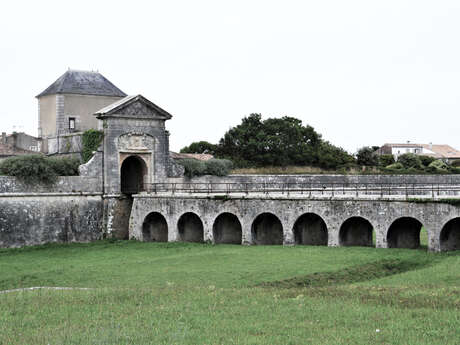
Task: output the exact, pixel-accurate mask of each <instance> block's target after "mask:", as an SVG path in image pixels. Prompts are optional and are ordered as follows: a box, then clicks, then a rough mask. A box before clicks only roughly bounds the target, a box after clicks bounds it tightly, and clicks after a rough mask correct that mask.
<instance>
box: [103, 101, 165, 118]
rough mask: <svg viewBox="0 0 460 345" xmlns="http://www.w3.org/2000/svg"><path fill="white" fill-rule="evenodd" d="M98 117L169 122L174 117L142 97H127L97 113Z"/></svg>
mask: <svg viewBox="0 0 460 345" xmlns="http://www.w3.org/2000/svg"><path fill="white" fill-rule="evenodd" d="M95 115H96V117H97V118H99V119H101V118H104V117H127V118H146V119H155V120H169V119H170V118H171V117H172V116H171V114H169V113H168V112H167V111H165V110H163V109H161V108H160V107H159V106H157V105H156V104H154V103H152V102H150V101H149V100H148V99H147V98H145V97H143V96H142V95H137V96H127V97H125V98H123V99H121V100H120V101H118V102H115V103H113V104H111V105H109V106H107V107H105V108H103V109H101V110H99V111H98V112H96V113H95Z"/></svg>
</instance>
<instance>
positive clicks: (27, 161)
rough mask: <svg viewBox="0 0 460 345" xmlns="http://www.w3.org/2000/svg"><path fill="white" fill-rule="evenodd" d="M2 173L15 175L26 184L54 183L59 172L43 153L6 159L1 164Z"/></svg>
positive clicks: (0, 171) (0, 170)
mask: <svg viewBox="0 0 460 345" xmlns="http://www.w3.org/2000/svg"><path fill="white" fill-rule="evenodd" d="M0 173H1V174H3V175H8V176H15V177H16V178H17V179H18V180H20V181H21V182H23V183H25V184H30V185H33V184H39V183H43V184H53V183H54V182H56V179H57V176H58V175H57V173H56V172H55V171H54V170H53V168H52V166H51V164H50V163H49V161H48V160H47V159H46V157H45V156H43V155H38V154H37V155H24V156H18V157H11V158H7V159H5V160H4V161H3V162H2V163H1V164H0Z"/></svg>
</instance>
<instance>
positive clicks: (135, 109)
mask: <svg viewBox="0 0 460 345" xmlns="http://www.w3.org/2000/svg"><path fill="white" fill-rule="evenodd" d="M116 114H117V115H128V116H130V117H131V116H133V117H146V118H161V115H160V114H158V112H156V111H155V110H153V109H152V108H149V107H147V106H146V105H145V104H144V103H142V102H139V101H137V102H134V103H131V104H129V105H128V106H126V107H124V108H122V109H120V110H118V111H117V113H116Z"/></svg>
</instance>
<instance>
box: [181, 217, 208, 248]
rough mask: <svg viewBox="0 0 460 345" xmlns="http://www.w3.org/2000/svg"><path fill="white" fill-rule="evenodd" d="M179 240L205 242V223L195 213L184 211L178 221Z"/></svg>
mask: <svg viewBox="0 0 460 345" xmlns="http://www.w3.org/2000/svg"><path fill="white" fill-rule="evenodd" d="M177 228H178V231H179V240H180V241H183V242H199V243H201V242H203V223H202V221H201V219H200V217H198V216H197V215H196V214H195V213H192V212H187V213H184V214H183V215H182V216H181V217H180V218H179V221H178V223H177Z"/></svg>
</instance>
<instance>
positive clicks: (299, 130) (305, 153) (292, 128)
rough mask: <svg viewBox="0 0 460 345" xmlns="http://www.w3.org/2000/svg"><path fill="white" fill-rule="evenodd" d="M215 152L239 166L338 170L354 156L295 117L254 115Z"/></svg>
mask: <svg viewBox="0 0 460 345" xmlns="http://www.w3.org/2000/svg"><path fill="white" fill-rule="evenodd" d="M216 153H217V154H218V156H220V157H224V158H229V159H231V160H233V161H234V162H235V164H236V165H237V166H286V165H313V166H322V167H328V168H336V167H337V166H339V165H343V164H346V163H349V162H353V157H351V156H350V155H349V154H348V153H346V152H345V151H344V150H342V149H341V148H338V147H335V146H333V145H332V144H330V143H328V142H325V141H323V140H322V139H321V135H320V134H318V133H317V132H316V131H315V130H314V129H313V127H311V126H308V125H306V126H303V125H302V121H301V120H299V119H296V118H293V117H289V116H284V117H282V118H268V119H266V120H262V116H261V115H260V114H251V115H249V116H248V117H245V118H243V119H242V122H241V124H239V125H237V126H235V127H233V128H231V129H230V130H228V131H227V132H226V133H225V135H224V137H223V138H222V139H221V140H220V142H219V145H218V147H217V151H216Z"/></svg>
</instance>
